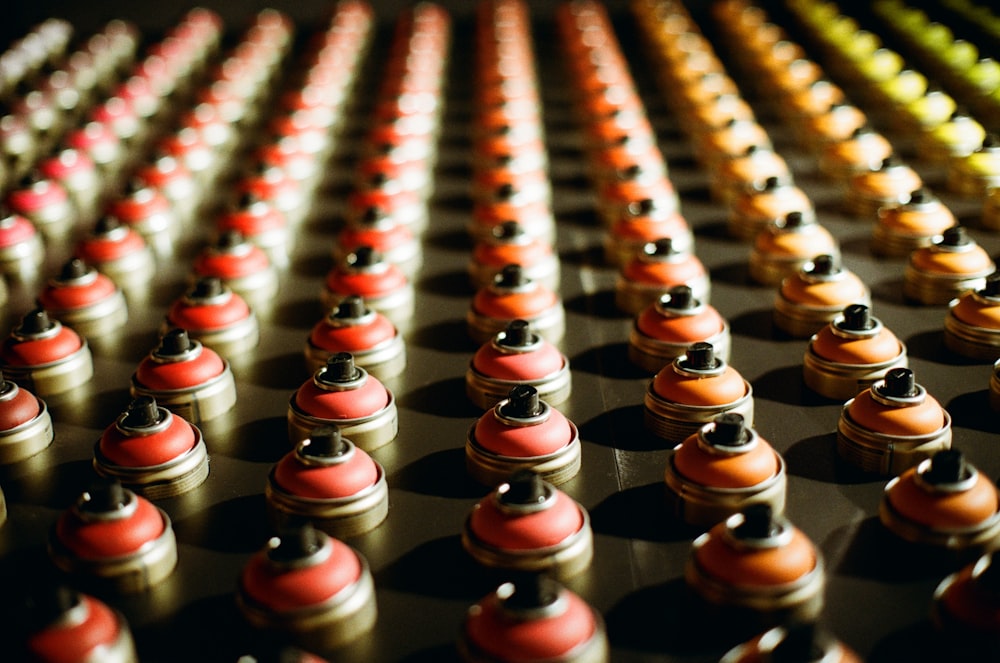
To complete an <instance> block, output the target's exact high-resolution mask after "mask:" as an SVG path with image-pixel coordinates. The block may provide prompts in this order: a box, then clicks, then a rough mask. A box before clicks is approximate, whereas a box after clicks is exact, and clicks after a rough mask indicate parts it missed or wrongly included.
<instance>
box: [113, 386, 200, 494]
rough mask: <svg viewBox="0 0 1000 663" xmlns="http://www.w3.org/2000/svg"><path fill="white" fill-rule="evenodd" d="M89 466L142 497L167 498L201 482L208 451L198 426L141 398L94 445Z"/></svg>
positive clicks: (149, 400)
mask: <svg viewBox="0 0 1000 663" xmlns="http://www.w3.org/2000/svg"><path fill="white" fill-rule="evenodd" d="M93 466H94V471H95V472H97V473H98V474H99V475H101V476H104V477H109V478H113V479H117V480H118V481H120V482H121V483H122V485H123V486H126V487H128V488H129V489H131V490H134V491H135V492H136V493H138V494H139V495H142V496H143V497H145V498H147V499H150V500H159V499H166V498H169V497H175V496H177V495H180V494H182V493H186V492H188V491H189V490H193V489H194V488H196V487H198V486H200V485H201V484H202V483H204V482H205V479H206V478H208V449H207V447H206V446H205V441H204V440H203V439H202V435H201V431H200V430H199V429H198V427H197V426H195V425H194V424H191V423H190V422H188V421H186V420H184V419H183V418H182V417H180V416H176V415H173V414H171V412H170V411H169V410H167V409H166V408H164V407H160V406H158V405H157V404H156V401H155V400H154V399H152V398H148V397H144V396H141V397H139V398H136V399H135V400H133V401H132V402H131V403H130V404H129V406H128V408H127V409H126V410H125V412H123V413H122V414H121V415H120V416H119V417H118V419H117V420H116V421H115V423H113V424H112V425H111V426H109V427H108V428H107V429H106V430H105V431H104V434H103V435H102V436H101V439H100V440H98V441H97V443H96V444H95V445H94V461H93Z"/></svg>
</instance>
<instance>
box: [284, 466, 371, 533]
mask: <svg viewBox="0 0 1000 663" xmlns="http://www.w3.org/2000/svg"><path fill="white" fill-rule="evenodd" d="M375 468H376V472H377V478H376V480H375V483H373V484H372V485H371V486H368V487H367V488H365V489H364V490H362V491H361V492H359V493H356V494H354V495H350V496H348V497H341V498H330V499H318V498H311V497H302V496H300V495H294V494H292V493H290V492H288V491H287V490H285V489H284V488H282V487H281V486H279V485H278V483H277V482H276V481H275V480H274V469H273V468H272V470H271V472H269V473H268V477H267V484H266V485H265V486H264V498H265V499H266V500H267V506H268V509H269V511H270V512H271V517H272V521H273V522H275V523H278V524H279V525H280V524H281V523H282V522H283V521H292V520H295V519H296V518H300V517H306V518H308V519H309V520H310V521H311V522H312V523H313V524H314V525H315V526H316V527H317V528H318V529H321V530H323V531H324V532H326V533H327V534H329V535H330V536H333V537H337V538H348V537H352V536H357V535H358V534H363V533H365V532H368V531H371V530H373V529H375V528H376V527H377V526H378V525H379V524H381V523H382V521H384V520H385V519H386V517H387V516H388V515H389V487H388V484H387V483H386V480H385V470H384V469H383V467H382V465H380V464H379V463H378V462H375Z"/></svg>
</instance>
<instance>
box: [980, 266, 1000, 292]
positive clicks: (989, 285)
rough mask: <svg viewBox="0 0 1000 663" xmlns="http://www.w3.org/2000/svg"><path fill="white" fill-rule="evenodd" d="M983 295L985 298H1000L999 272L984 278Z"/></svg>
mask: <svg viewBox="0 0 1000 663" xmlns="http://www.w3.org/2000/svg"><path fill="white" fill-rule="evenodd" d="M983 294H984V295H986V296H987V297H1000V271H997V272H993V273H992V274H990V275H989V276H987V277H986V286H985V287H984V288H983Z"/></svg>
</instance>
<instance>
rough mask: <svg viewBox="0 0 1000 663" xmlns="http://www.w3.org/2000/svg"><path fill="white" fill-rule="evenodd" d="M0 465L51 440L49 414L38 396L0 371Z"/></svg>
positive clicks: (24, 456) (13, 460) (33, 450)
mask: <svg viewBox="0 0 1000 663" xmlns="http://www.w3.org/2000/svg"><path fill="white" fill-rule="evenodd" d="M0 409H2V411H3V416H2V417H0V421H2V425H0V465H6V464H9V463H17V462H20V461H22V460H24V459H26V458H30V457H32V456H34V455H35V454H37V453H38V452H40V451H42V450H43V449H45V448H47V447H48V446H49V445H50V444H52V440H53V437H54V434H53V430H52V417H51V415H50V414H49V409H48V406H47V405H46V404H45V401H43V400H42V399H41V398H39V397H37V396H35V395H34V394H33V393H31V392H30V391H28V390H27V389H25V388H23V387H20V386H18V385H17V384H16V383H14V382H12V381H10V380H7V379H4V377H3V374H2V373H0Z"/></svg>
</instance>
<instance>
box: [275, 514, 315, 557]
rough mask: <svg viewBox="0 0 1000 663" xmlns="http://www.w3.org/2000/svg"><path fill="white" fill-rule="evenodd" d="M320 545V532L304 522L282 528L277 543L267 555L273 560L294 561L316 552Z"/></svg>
mask: <svg viewBox="0 0 1000 663" xmlns="http://www.w3.org/2000/svg"><path fill="white" fill-rule="evenodd" d="M322 547H323V539H322V537H321V535H320V533H319V532H317V531H316V529H315V528H314V527H313V526H312V525H311V524H309V523H306V524H305V525H303V526H301V527H296V528H294V529H287V530H283V531H282V532H281V533H280V534H279V535H278V544H277V545H276V546H273V547H272V548H270V549H269V550H268V551H267V557H268V559H270V560H272V561H275V562H294V561H296V560H300V559H304V558H306V557H309V556H311V555H314V554H316V553H317V552H318V551H319V550H320V549H321V548H322Z"/></svg>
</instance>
